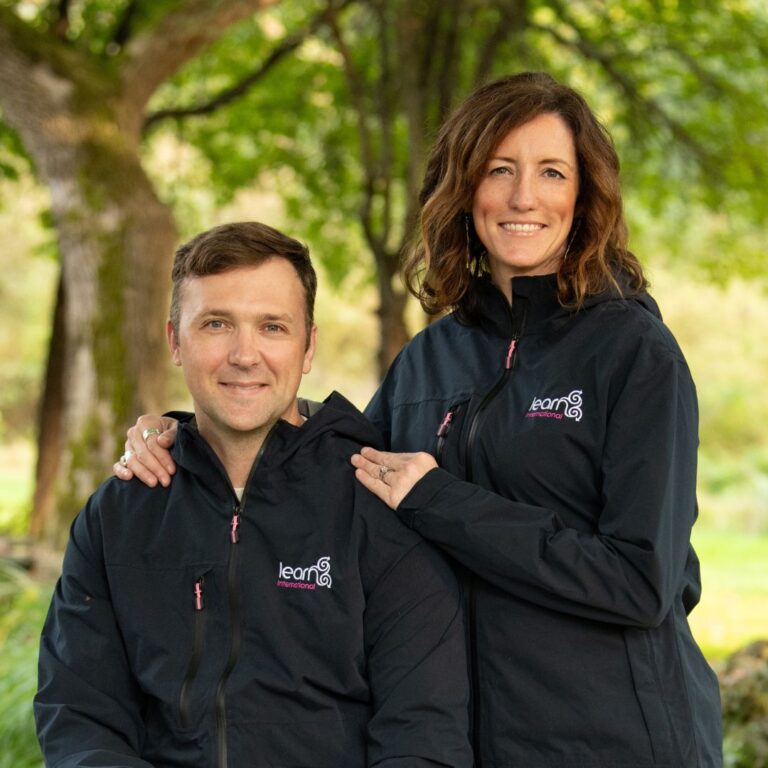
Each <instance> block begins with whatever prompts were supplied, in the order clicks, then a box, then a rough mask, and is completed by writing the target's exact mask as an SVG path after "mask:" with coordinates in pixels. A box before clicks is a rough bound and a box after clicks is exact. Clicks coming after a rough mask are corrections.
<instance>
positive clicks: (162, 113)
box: [143, 0, 356, 133]
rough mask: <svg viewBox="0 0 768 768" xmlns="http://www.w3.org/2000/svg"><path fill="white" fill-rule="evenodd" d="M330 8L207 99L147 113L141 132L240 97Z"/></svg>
mask: <svg viewBox="0 0 768 768" xmlns="http://www.w3.org/2000/svg"><path fill="white" fill-rule="evenodd" d="M355 1H356V0H344V2H343V3H342V4H341V6H340V8H339V10H341V9H342V8H346V7H347V6H349V5H351V4H352V3H353V2H355ZM330 12H331V11H330V9H328V8H325V9H324V10H322V11H320V13H318V14H317V15H316V16H314V17H313V18H312V19H310V21H309V23H308V24H307V25H306V27H304V28H303V29H301V30H300V31H298V32H295V33H294V34H292V35H289V36H288V37H286V38H285V39H284V40H282V41H281V42H280V43H279V44H278V45H277V46H276V47H275V48H274V49H273V50H272V51H271V52H270V53H269V55H268V56H267V57H266V58H265V59H264V61H262V62H261V63H260V64H259V66H258V67H257V68H256V69H255V70H254V71H253V72H251V73H249V74H248V75H246V76H245V77H244V78H243V79H242V80H240V81H239V82H237V83H235V84H234V85H232V86H230V87H229V88H225V89H224V90H223V91H221V92H220V93H218V94H217V95H216V96H214V97H213V98H211V99H209V100H208V101H204V102H201V103H199V104H193V105H190V106H188V107H175V108H168V109H159V110H157V112H152V113H150V114H149V115H148V116H147V118H146V120H145V121H144V128H143V131H144V133H147V131H148V130H149V129H150V128H151V127H152V126H153V125H154V124H155V123H158V122H160V121H162V120H168V119H179V118H184V117H199V116H201V115H209V114H211V113H212V112H215V111H216V110H217V109H220V108H221V107H225V106H227V105H228V104H231V103H232V102H233V101H236V100H237V99H239V98H242V97H243V96H245V94H246V93H248V91H249V90H250V89H251V88H253V86H254V85H256V84H257V83H258V82H259V81H260V80H261V79H262V78H263V77H264V76H265V75H266V74H267V73H268V72H270V71H271V70H272V69H273V68H274V66H275V65H276V64H278V63H279V62H280V61H282V60H283V59H284V58H286V57H287V56H288V55H289V54H291V53H293V52H294V51H295V50H296V49H298V48H299V47H300V46H301V45H302V44H303V43H304V42H305V41H306V40H307V39H308V38H309V37H311V36H312V35H313V34H315V33H316V32H317V30H318V29H320V27H322V26H323V25H325V24H327V23H328V21H329V13H330Z"/></svg>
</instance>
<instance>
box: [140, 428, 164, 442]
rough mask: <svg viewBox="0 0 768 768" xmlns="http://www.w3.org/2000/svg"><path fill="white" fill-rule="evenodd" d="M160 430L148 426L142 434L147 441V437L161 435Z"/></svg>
mask: <svg viewBox="0 0 768 768" xmlns="http://www.w3.org/2000/svg"><path fill="white" fill-rule="evenodd" d="M159 434H160V430H159V429H158V428H157V427H147V428H146V429H145V430H144V431H143V432H142V433H141V436H142V437H143V438H144V442H145V443H146V442H147V438H148V437H149V436H150V435H159Z"/></svg>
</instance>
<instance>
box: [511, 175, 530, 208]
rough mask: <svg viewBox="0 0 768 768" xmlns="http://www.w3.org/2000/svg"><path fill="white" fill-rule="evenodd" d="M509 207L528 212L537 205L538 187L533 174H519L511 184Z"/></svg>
mask: <svg viewBox="0 0 768 768" xmlns="http://www.w3.org/2000/svg"><path fill="white" fill-rule="evenodd" d="M508 202H509V206H510V207H511V208H514V209H516V210H520V211H528V210H531V209H532V208H534V207H535V205H536V185H535V181H534V179H533V176H532V174H530V173H527V172H521V173H519V174H518V175H517V176H516V177H515V178H514V179H513V180H512V183H511V188H510V190H509V199H508Z"/></svg>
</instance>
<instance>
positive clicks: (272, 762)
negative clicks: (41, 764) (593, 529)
mask: <svg viewBox="0 0 768 768" xmlns="http://www.w3.org/2000/svg"><path fill="white" fill-rule="evenodd" d="M377 439H380V438H377V436H376V433H375V432H374V431H373V430H372V429H371V428H370V426H369V425H368V424H367V422H366V421H365V420H364V419H363V418H362V416H361V415H360V414H359V412H357V411H356V410H355V409H354V408H353V407H352V406H351V405H350V404H349V403H347V401H346V400H344V399H343V398H342V397H341V396H339V395H332V396H331V397H330V398H329V399H328V400H327V401H326V404H325V405H324V406H323V407H322V408H321V409H320V410H319V411H318V412H317V413H316V414H315V415H313V416H312V417H311V418H310V419H309V420H308V421H307V422H306V423H305V424H304V425H303V426H301V427H294V426H292V425H290V424H288V423H287V422H284V421H281V422H279V423H278V424H277V425H276V427H275V429H274V430H273V431H272V433H271V434H270V436H269V438H268V440H267V442H266V444H265V448H264V450H263V452H262V454H261V456H260V457H259V459H258V461H257V462H256V464H255V465H254V469H253V470H252V472H251V476H250V478H249V481H248V485H247V488H246V490H245V495H244V497H243V500H242V502H241V503H238V501H237V498H236V496H235V494H234V491H233V489H232V487H231V485H230V483H229V480H228V478H227V476H226V473H225V471H224V469H223V467H222V466H221V464H220V462H219V461H218V459H217V458H216V456H215V454H214V453H213V451H212V450H211V449H210V447H209V446H208V444H207V443H206V442H205V441H204V440H203V439H202V438H201V437H200V436H199V434H198V433H197V431H196V429H195V428H194V426H193V425H191V424H182V425H181V426H180V429H179V434H178V439H177V442H176V445H175V447H174V458H175V461H176V463H177V466H178V471H177V473H176V475H175V476H174V480H173V483H172V484H171V486H170V487H169V488H166V489H161V488H157V489H151V488H147V487H145V486H144V485H142V484H141V483H140V482H138V481H131V482H130V483H125V482H121V481H119V480H116V479H115V478H112V479H111V480H109V481H107V482H106V483H104V484H103V485H102V486H101V487H100V488H99V490H98V491H97V492H96V493H95V494H94V495H93V496H92V497H91V499H90V500H89V502H88V504H87V505H86V507H85V508H84V510H83V511H82V512H81V513H80V515H79V516H78V517H77V519H76V520H75V522H74V524H73V527H72V533H71V539H70V543H69V546H68V549H67V553H66V556H65V560H64V566H63V574H62V577H61V579H60V581H59V583H58V585H57V587H56V591H55V594H54V597H53V602H52V605H51V609H50V612H49V614H48V618H47V621H46V624H45V627H44V629H43V634H42V641H41V648H40V685H39V691H38V694H37V696H36V699H35V715H36V719H37V727H38V734H39V738H40V742H41V745H42V748H43V752H44V754H45V757H46V762H47V765H49V766H56V768H64V767H65V766H66V768H71V767H74V766H104V767H106V766H109V767H110V768H115V767H117V766H125V767H126V768H128V767H130V768H138V767H139V766H142V768H146V766H150V765H151V766H155V767H156V768H161V767H167V768H171V766H173V768H179V767H181V766H195V768H209V767H212V766H217V768H224V766H229V767H230V768H245V767H246V766H247V767H248V768H251V766H253V767H258V766H291V767H292V768H293V767H297V766H317V767H320V766H324V767H325V766H327V768H338V767H339V766H355V767H356V768H362V766H374V765H375V766H382V768H383V767H384V766H387V767H389V766H391V767H392V768H395V766H397V768H401V767H402V768H406V767H411V766H412V767H413V768H422V767H426V766H434V765H438V764H439V765H445V766H465V767H466V766H470V765H471V762H472V757H471V750H470V747H469V742H468V720H467V706H468V698H469V694H468V682H467V669H466V652H465V647H464V625H463V621H462V615H461V607H460V597H459V593H458V585H457V583H456V579H455V576H454V575H453V573H452V572H451V569H450V568H449V567H448V565H447V564H446V563H445V561H444V560H443V559H442V558H441V556H440V555H438V554H437V553H436V552H435V550H434V549H432V547H431V546H430V545H429V544H427V543H425V542H424V541H423V540H422V539H421V538H420V537H419V536H417V535H416V534H415V533H413V532H412V531H409V530H408V529H407V528H406V527H405V526H403V525H402V524H401V523H400V522H399V521H398V520H397V519H396V518H395V517H394V516H393V515H392V514H391V512H389V510H387V509H386V508H385V507H384V506H383V505H382V504H381V503H380V502H379V501H378V500H377V499H375V498H374V497H373V496H372V495H371V494H370V493H368V492H367V491H365V490H364V489H363V488H362V487H361V486H360V485H359V484H358V483H356V482H355V480H354V474H353V469H352V467H351V465H350V463H349V459H350V456H351V454H352V453H354V452H355V451H357V450H358V449H359V446H360V444H361V443H365V444H368V443H370V442H371V441H374V442H375V441H376V440H377Z"/></svg>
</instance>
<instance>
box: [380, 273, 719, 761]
mask: <svg viewBox="0 0 768 768" xmlns="http://www.w3.org/2000/svg"><path fill="white" fill-rule="evenodd" d="M512 287H513V301H512V306H511V307H510V305H509V304H508V302H507V301H506V299H505V298H504V296H503V294H502V293H501V292H500V291H498V290H497V289H496V288H495V287H494V286H493V285H492V284H490V282H484V283H483V284H482V288H481V290H482V293H483V300H482V302H481V311H482V318H481V320H480V322H479V323H478V324H476V325H473V326H467V325H462V324H460V323H459V322H458V321H457V320H456V318H455V317H453V316H448V317H446V318H444V319H442V320H440V321H438V322H436V323H434V324H432V325H431V326H430V327H428V328H427V329H426V330H425V331H423V332H422V333H421V334H419V336H417V337H416V338H415V339H414V340H413V341H412V342H411V343H410V344H409V345H408V346H407V347H406V348H405V349H404V350H403V351H402V353H401V354H400V356H399V357H398V359H397V360H396V361H395V363H394V364H393V366H392V368H391V369H390V371H389V374H388V375H387V378H386V379H385V381H384V383H383V384H382V386H381V388H380V390H379V391H378V393H377V394H376V395H375V396H374V398H373V400H372V402H371V404H370V405H369V407H368V409H367V411H366V415H367V416H368V417H369V418H370V419H371V420H372V421H373V423H374V424H375V425H376V426H377V427H378V428H379V429H380V430H381V431H382V432H383V433H384V435H385V439H386V441H387V442H388V443H389V444H390V445H391V448H392V450H395V451H419V450H423V451H429V452H431V453H433V454H435V455H436V456H438V458H439V463H440V465H441V467H442V468H440V469H435V470H432V472H430V473H429V474H427V475H426V476H425V477H424V478H423V479H422V480H421V481H420V482H419V483H418V484H417V485H416V487H415V488H414V489H413V490H412V491H411V493H410V494H409V495H408V496H407V497H406V498H405V499H404V500H403V502H402V504H401V505H400V507H399V509H398V510H397V511H398V514H399V516H400V518H401V519H402V520H403V521H404V522H406V524H408V525H409V526H411V527H413V528H414V529H415V530H416V531H418V532H419V533H420V534H421V535H422V536H424V537H425V538H426V539H428V540H429V541H432V542H434V543H435V544H437V545H439V546H440V547H441V548H442V549H443V550H444V551H445V552H447V553H449V554H450V555H451V556H452V557H453V558H455V560H456V561H458V563H459V564H460V566H459V567H460V570H462V572H463V573H464V575H465V577H466V583H467V585H468V590H467V591H468V594H469V598H468V603H469V616H470V625H471V633H472V651H471V653H472V661H473V725H474V741H475V753H476V761H477V765H478V766H480V767H481V768H493V767H495V768H502V766H503V767H504V768H509V767H510V766H524V768H598V767H599V768H630V767H631V768H650V767H651V766H654V767H655V768H658V767H659V766H665V768H693V767H694V766H696V767H697V768H714V767H715V766H720V765H721V764H722V758H721V730H720V710H719V693H718V686H717V681H716V678H715V676H714V674H713V673H712V671H711V670H710V668H709V667H708V665H707V663H706V661H705V660H704V658H703V656H702V654H701V652H700V651H699V648H698V647H697V645H696V643H695V641H694V639H693V637H692V636H691V633H690V630H689V627H688V622H687V619H686V615H687V613H689V612H690V610H691V609H692V608H693V607H694V606H695V605H696V603H697V602H698V599H699V594H700V582H699V564H698V560H697V558H696V555H695V553H694V551H693V549H692V548H691V545H690V532H691V526H692V525H693V522H694V520H695V518H696V513H697V507H696V497H695V486H696V453H697V445H698V436H697V418H698V414H697V404H696V395H695V390H694V385H693V382H692V380H691V377H690V374H689V371H688V367H687V365H686V363H685V360H684V359H683V355H682V353H681V352H680V349H679V348H678V346H677V344H676V342H675V340H674V338H673V337H672V335H671V334H670V332H669V330H668V329H667V328H666V327H665V326H664V325H663V323H662V322H661V320H660V318H659V316H658V310H657V309H656V305H655V303H654V302H653V300H652V299H650V297H648V296H647V295H642V296H637V297H634V298H628V299H622V298H620V297H618V296H608V295H606V296H597V297H592V298H591V299H590V300H589V301H588V302H587V305H586V306H585V307H584V308H583V309H582V310H581V311H578V312H568V311H566V310H565V309H563V308H562V307H561V306H560V305H559V303H558V302H557V298H556V283H555V278H554V277H553V276H545V277H526V278H516V279H514V280H513V283H512ZM467 481H471V482H467Z"/></svg>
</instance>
